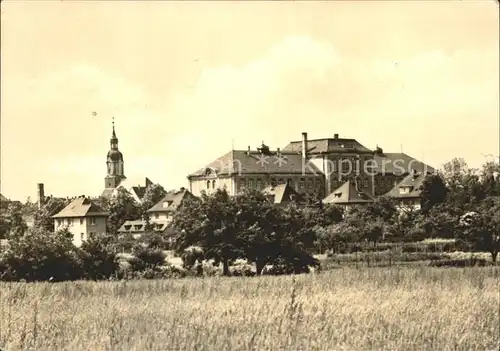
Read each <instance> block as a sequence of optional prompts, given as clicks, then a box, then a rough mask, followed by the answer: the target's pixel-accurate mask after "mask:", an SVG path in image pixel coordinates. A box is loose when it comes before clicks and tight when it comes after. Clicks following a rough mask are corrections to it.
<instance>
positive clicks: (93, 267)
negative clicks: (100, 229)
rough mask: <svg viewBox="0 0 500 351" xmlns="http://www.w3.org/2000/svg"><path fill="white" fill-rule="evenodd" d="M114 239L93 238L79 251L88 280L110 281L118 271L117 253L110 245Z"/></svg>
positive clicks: (85, 242)
mask: <svg viewBox="0 0 500 351" xmlns="http://www.w3.org/2000/svg"><path fill="white" fill-rule="evenodd" d="M112 241H113V238H109V237H102V236H91V237H90V238H89V239H88V240H85V241H84V242H83V243H82V246H81V247H80V249H79V250H78V251H77V252H78V257H79V259H80V261H81V265H82V270H83V276H84V277H85V278H87V279H92V280H101V279H108V278H110V277H111V276H113V274H115V272H116V270H117V269H118V262H117V261H116V253H115V252H114V250H113V249H112V246H111V245H110V243H111V242H112Z"/></svg>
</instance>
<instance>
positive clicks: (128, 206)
mask: <svg viewBox="0 0 500 351" xmlns="http://www.w3.org/2000/svg"><path fill="white" fill-rule="evenodd" d="M108 212H109V218H108V232H109V233H111V234H116V233H118V229H120V227H121V226H122V225H123V223H125V221H128V220H133V219H137V218H138V217H139V216H140V208H139V205H138V204H137V202H136V201H135V200H134V198H133V197H132V195H131V194H130V193H129V192H128V191H127V190H126V189H125V188H123V187H118V189H117V193H116V194H114V195H113V196H112V197H111V198H110V199H109V205H108Z"/></svg>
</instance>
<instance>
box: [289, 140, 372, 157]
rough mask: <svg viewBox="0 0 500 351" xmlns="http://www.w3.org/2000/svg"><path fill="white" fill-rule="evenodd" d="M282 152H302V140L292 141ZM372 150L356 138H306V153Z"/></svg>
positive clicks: (362, 151) (366, 151)
mask: <svg viewBox="0 0 500 351" xmlns="http://www.w3.org/2000/svg"><path fill="white" fill-rule="evenodd" d="M283 152H293V153H302V141H292V142H290V143H289V144H288V145H287V146H285V148H283ZM371 152H373V151H372V150H370V149H368V148H367V147H365V146H363V145H361V143H359V142H358V141H357V140H356V139H350V138H349V139H346V138H324V139H312V140H307V153H308V154H311V155H314V154H323V153H371Z"/></svg>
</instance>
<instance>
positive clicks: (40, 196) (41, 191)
mask: <svg viewBox="0 0 500 351" xmlns="http://www.w3.org/2000/svg"><path fill="white" fill-rule="evenodd" d="M44 203H45V191H44V189H43V183H38V208H41V207H42V206H43V205H44Z"/></svg>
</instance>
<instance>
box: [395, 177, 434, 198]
mask: <svg viewBox="0 0 500 351" xmlns="http://www.w3.org/2000/svg"><path fill="white" fill-rule="evenodd" d="M426 176H427V174H424V173H415V174H409V175H407V176H406V177H405V178H404V179H403V180H402V181H401V182H399V183H398V184H396V186H394V188H392V189H391V190H390V191H389V192H388V193H387V194H386V195H387V196H388V197H392V198H396V199H398V198H399V199H407V198H419V197H420V194H421V192H422V184H423V183H424V180H425V178H426ZM401 188H408V190H409V191H408V192H405V193H401V190H400V189H401Z"/></svg>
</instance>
